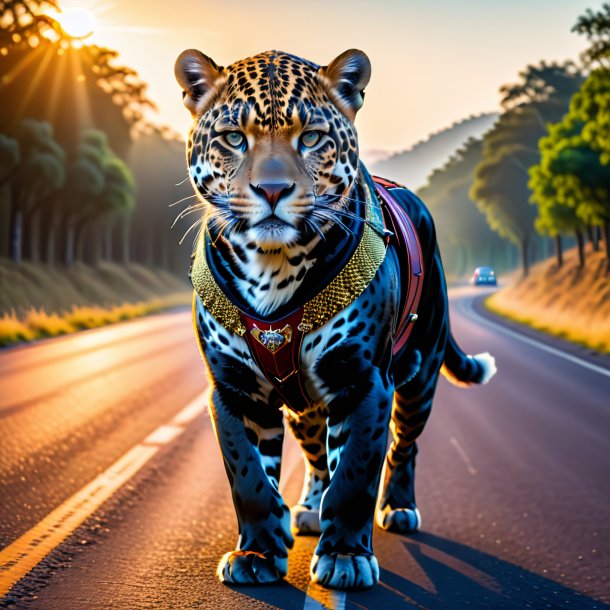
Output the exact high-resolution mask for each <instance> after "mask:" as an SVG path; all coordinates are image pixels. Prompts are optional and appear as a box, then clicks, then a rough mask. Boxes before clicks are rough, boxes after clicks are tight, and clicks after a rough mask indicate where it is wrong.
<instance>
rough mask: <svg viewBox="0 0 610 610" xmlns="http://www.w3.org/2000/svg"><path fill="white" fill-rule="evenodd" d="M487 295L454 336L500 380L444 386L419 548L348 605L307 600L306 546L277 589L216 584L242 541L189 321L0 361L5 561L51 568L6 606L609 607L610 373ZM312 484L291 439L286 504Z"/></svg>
mask: <svg viewBox="0 0 610 610" xmlns="http://www.w3.org/2000/svg"><path fill="white" fill-rule="evenodd" d="M477 294H480V292H477V291H474V290H473V289H470V288H468V289H460V290H457V291H453V292H452V325H453V330H454V334H455V336H456V337H457V338H458V340H459V342H460V343H461V345H462V346H463V347H464V349H465V350H466V351H468V352H470V353H477V352H480V351H487V350H488V351H490V352H491V353H492V354H493V355H494V356H495V357H496V360H497V364H498V374H497V376H496V377H495V378H494V380H493V381H492V383H491V384H490V385H488V386H485V387H481V388H475V389H470V390H464V389H459V388H455V387H453V386H451V385H449V384H448V383H446V382H445V381H444V380H442V381H441V383H440V384H439V390H438V393H437V398H436V402H435V406H434V409H433V413H432V416H431V419H430V422H429V423H428V426H427V428H426V430H425V431H424V434H423V436H422V439H421V442H420V454H419V464H418V478H417V497H418V503H419V506H420V509H421V512H422V517H423V530H422V531H421V532H420V533H418V534H416V535H413V536H409V537H403V536H397V535H395V534H388V533H385V532H381V531H379V530H377V531H376V534H375V550H376V554H377V557H378V559H379V563H380V566H381V583H380V584H379V585H378V586H377V587H375V588H373V589H371V590H369V591H366V592H359V593H348V594H347V595H345V594H340V593H329V592H327V591H325V590H323V589H320V588H317V587H308V585H309V577H308V566H309V560H310V557H311V554H312V552H313V549H314V547H315V542H316V540H315V538H311V537H309V538H298V539H297V543H296V545H295V548H294V549H293V550H292V551H291V555H290V571H289V574H288V577H287V579H286V581H285V582H283V583H282V584H278V585H273V586H268V587H263V588H250V587H248V588H238V589H236V588H230V587H227V586H224V585H221V584H220V583H218V582H217V580H216V577H215V574H214V572H215V566H216V563H217V561H218V559H219V558H220V556H221V555H222V554H223V553H224V552H226V551H227V550H230V549H231V548H233V546H234V544H235V541H236V536H237V534H236V523H235V518H234V514H233V508H232V504H231V500H230V495H229V489H228V483H227V481H226V477H225V473H224V470H223V468H222V464H221V459H220V454H219V451H218V448H217V445H216V440H215V438H214V434H213V430H212V428H211V425H210V421H209V416H208V415H207V414H206V413H199V412H200V409H197V410H195V411H193V406H196V405H194V403H193V402H192V401H196V402H197V401H199V404H203V402H202V400H200V397H201V395H202V392H204V390H205V388H206V384H207V381H206V377H205V372H204V371H203V369H202V366H201V364H200V361H199V355H198V352H197V349H196V347H195V342H194V339H193V337H192V330H191V326H190V319H189V318H190V316H189V314H188V313H186V312H181V313H173V314H166V315H161V316H155V317H152V318H147V319H143V320H139V321H135V322H130V323H125V324H121V325H118V326H115V327H112V328H109V329H102V330H98V331H91V332H87V333H82V334H80V335H77V336H73V337H66V338H62V339H57V340H51V341H46V342H40V343H39V344H37V345H33V346H29V347H22V348H17V349H11V350H6V351H4V352H2V353H0V548H4V549H5V551H6V549H7V548H8V549H11V548H13V547H14V546H15V545H16V544H17V543H16V542H15V541H20V540H24V539H26V538H27V537H28V535H29V536H30V543H29V546H27V552H28V553H30V552H32V553H36V552H39V553H41V555H44V559H42V561H40V563H38V565H36V567H34V568H33V569H31V570H29V568H27V569H24V570H23V573H24V574H25V576H24V578H22V579H21V580H20V581H19V582H17V584H15V585H14V586H13V587H12V589H11V590H10V591H8V592H7V593H6V595H5V596H4V597H3V598H2V599H1V600H0V607H7V608H13V609H17V608H24V609H32V608H35V609H40V610H98V609H100V610H101V609H104V610H105V609H113V610H114V609H116V610H139V609H145V608H146V609H166V608H167V609H169V608H172V609H174V608H175V609H177V610H186V609H191V608H214V609H217V610H224V609H233V608H298V609H301V608H306V609H308V610H312V609H314V608H322V607H329V608H371V609H373V608H383V609H391V608H467V607H469V608H536V609H538V608H606V607H610V606H609V605H606V604H610V582H609V579H610V374H609V373H604V372H603V371H604V370H605V369H606V370H610V362H608V359H603V358H599V359H594V358H592V357H589V356H587V354H582V353H579V352H578V351H577V350H576V351H575V350H573V349H569V350H568V351H567V352H564V351H563V347H562V346H561V345H560V344H557V342H551V343H546V342H545V343H544V344H540V343H538V339H537V337H536V335H535V334H532V333H526V334H525V335H522V334H520V333H518V334H514V333H515V330H514V329H513V330H511V329H510V328H509V329H508V330H507V329H506V327H504V326H498V325H497V323H496V322H492V321H490V320H489V319H487V318H485V319H483V318H481V316H480V313H478V311H477V309H476V308H473V298H474V297H475V296H476V295H477ZM540 345H542V346H543V347H540ZM549 345H550V347H548V346H549ZM545 346H547V347H545ZM557 348H558V349H559V352H558V353H556V352H555V351H554V350H555V349H557ZM187 405H191V406H190V407H189V408H188V409H187V411H188V413H186V415H185V412H184V408H185V407H186V406H187ZM189 413H190V415H188V414H189ZM198 413H199V414H198ZM193 414H194V415H193ZM126 454H127V455H128V458H129V459H128V460H127V461H125V457H124V456H126ZM129 456H131V457H129ZM134 456H135V457H134ZM132 458H133V459H132ZM129 460H131V462H130V461H129ZM134 460H135V461H134ZM138 460H139V461H138ZM136 462H137V464H136ZM117 464H122V466H120V467H119V466H117ZM126 464H127V466H126ZM129 464H131V465H132V466H129ZM133 464H136V466H137V468H136V466H133ZM130 468H131V469H130ZM301 476H302V465H301V458H300V456H299V451H298V448H297V447H296V444H295V443H294V442H292V441H291V440H290V442H287V443H286V447H285V455H284V462H283V473H282V483H281V487H282V489H283V492H284V495H285V497H286V498H287V500H288V501H289V502H294V501H295V500H296V499H297V497H298V492H299V487H300V480H301ZM92 482H93V483H92ZM98 483H99V484H98ZM112 485H114V487H112ZM114 489H116V491H114V493H112V491H113V490H114ZM83 490H84V491H83ZM104 490H106V491H104ZM100 494H101V495H100ZM104 494H105V495H104ZM107 496H110V497H109V499H106V497H107ZM75 498H76V499H77V500H78V502H77V500H75ZM92 498H93V499H92ZM95 498H97V500H95V501H94V499H95ZM104 500H105V501H104ZM75 502H77V503H75ZM62 510H63V511H64V512H63V513H61V511H62ZM79 511H80V512H79ZM60 513H61V514H62V515H63V516H61V518H60V517H58V515H59V514H60ZM80 513H82V514H81V518H80V520H79V519H77V517H78V515H79V514H80ZM90 513H91V516H89V517H88V518H86V519H85V517H86V516H87V515H88V514H90ZM75 519H76V521H75ZM53 520H55V521H53ZM83 520H84V522H83V523H82V525H80V526H78V527H76V529H74V528H75V526H76V525H78V523H79V522H80V521H83ZM59 521H61V523H62V525H61V526H60V525H58V523H59ZM55 522H57V523H55ZM41 523H42V524H43V525H41ZM53 523H55V524H54V525H49V524H53ZM70 523H72V527H71V529H70V526H69V524H70ZM44 524H47V525H44ZM43 526H44V527H47V529H46V530H45V529H44V527H43ZM41 527H42V528H43V529H40V528H41ZM62 527H66V528H68V530H69V531H72V530H74V531H73V533H72V534H71V535H70V536H68V538H66V539H65V540H64V541H63V542H61V543H60V544H58V545H54V544H51V541H52V540H53V535H54V533H53V532H56V531H60V530H61V528H62ZM40 531H44V532H47V533H44V534H42V535H41V534H39V533H38V532H40ZM32 532H33V533H32ZM45 544H48V547H49V549H50V552H48V553H46V551H44V552H43V551H40V549H43V548H44V546H45ZM23 548H25V547H23ZM5 551H3V552H5ZM1 553H2V552H0V557H2V554H1ZM25 554H26V553H23V554H22V556H23V555H25ZM20 561H21V560H20ZM6 564H7V562H6V561H4V565H3V562H2V561H0V584H1V583H2V579H3V578H5V579H6V574H7V573H8V572H3V570H4V569H5V568H7V565H6ZM11 565H12V564H11ZM13 568H14V566H13ZM11 569H12V568H11ZM5 582H7V581H6V580H5ZM0 590H2V589H1V588H0Z"/></svg>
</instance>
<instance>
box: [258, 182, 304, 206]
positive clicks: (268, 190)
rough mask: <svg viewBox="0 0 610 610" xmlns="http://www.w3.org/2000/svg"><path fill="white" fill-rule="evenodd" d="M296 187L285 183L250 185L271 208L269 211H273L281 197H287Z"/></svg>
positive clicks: (294, 184)
mask: <svg viewBox="0 0 610 610" xmlns="http://www.w3.org/2000/svg"><path fill="white" fill-rule="evenodd" d="M295 187H296V183H295V182H293V183H292V184H288V183H287V182H266V183H261V184H257V185H256V186H254V184H251V185H250V188H251V189H252V190H253V191H254V192H255V193H256V194H257V195H260V196H261V197H264V198H265V199H266V200H267V201H268V202H269V205H270V206H271V209H272V210H274V209H275V206H276V205H277V203H278V201H279V200H280V199H281V198H282V197H288V195H290V194H291V193H292V192H293V191H294V189H295Z"/></svg>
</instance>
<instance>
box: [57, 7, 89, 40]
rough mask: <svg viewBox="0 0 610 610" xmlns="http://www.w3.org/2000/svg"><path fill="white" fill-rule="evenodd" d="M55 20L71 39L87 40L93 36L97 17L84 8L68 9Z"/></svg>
mask: <svg viewBox="0 0 610 610" xmlns="http://www.w3.org/2000/svg"><path fill="white" fill-rule="evenodd" d="M55 18H56V19H57V21H59V25H60V26H61V28H62V30H63V31H64V32H65V33H66V34H67V35H68V36H70V38H86V37H87V36H90V35H91V34H93V30H94V29H95V17H94V16H93V14H92V13H91V12H89V11H88V10H86V9H84V8H70V9H67V10H65V11H63V12H61V13H59V14H58V15H57V16H56V17H55Z"/></svg>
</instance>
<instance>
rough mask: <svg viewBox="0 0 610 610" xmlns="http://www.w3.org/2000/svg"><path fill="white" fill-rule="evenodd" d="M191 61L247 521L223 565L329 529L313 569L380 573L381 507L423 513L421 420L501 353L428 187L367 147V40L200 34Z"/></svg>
mask: <svg viewBox="0 0 610 610" xmlns="http://www.w3.org/2000/svg"><path fill="white" fill-rule="evenodd" d="M175 74H176V78H177V80H178V83H179V84H180V86H181V88H182V91H183V100H184V104H185V106H186V108H187V109H188V110H189V111H190V112H191V114H192V117H193V125H192V128H191V130H190V133H189V136H188V143H187V162H188V172H189V176H190V180H191V183H192V185H193V187H194V189H195V192H196V194H197V196H198V199H197V204H196V205H195V206H193V208H191V209H190V210H189V211H191V212H197V213H198V214H200V218H199V222H200V226H201V231H200V234H199V236H198V238H197V240H196V245H195V250H194V254H193V262H192V267H191V272H190V276H191V281H192V283H193V286H194V289H195V290H194V299H193V316H194V326H195V329H196V335H197V339H198V343H199V346H200V349H201V354H202V356H203V359H204V361H205V364H206V366H207V370H208V372H209V376H210V380H211V387H212V392H211V399H210V412H211V416H212V421H213V423H214V428H215V431H216V435H217V438H218V443H219V445H220V450H221V454H222V458H223V460H224V465H225V468H226V472H227V476H228V479H229V484H230V487H231V492H232V497H233V503H234V507H235V512H236V514H237V521H238V526H239V538H238V541H237V546H236V548H235V550H232V551H229V552H227V553H226V554H225V555H224V557H222V559H221V560H220V563H219V565H218V570H217V573H218V576H219V578H220V579H221V580H222V581H224V582H227V583H234V584H256V583H269V582H273V581H276V580H279V579H281V578H282V577H284V576H285V575H286V573H287V569H288V549H289V548H290V547H291V546H292V544H293V535H299V534H315V535H319V542H318V545H317V548H316V550H315V553H314V556H313V559H312V562H311V569H310V572H311V578H312V580H313V581H314V582H317V583H320V584H322V585H325V586H327V587H331V588H338V589H361V588H367V587H371V586H372V585H374V584H375V583H376V582H377V581H378V579H379V567H378V563H377V560H376V558H375V555H374V553H373V548H372V544H371V538H372V532H373V524H374V522H376V523H377V525H378V526H379V527H381V528H383V529H385V530H391V531H395V532H400V533H410V532H414V531H416V530H417V529H418V528H419V527H420V525H421V516H420V513H419V510H418V508H417V504H416V501H415V492H414V474H415V456H416V453H417V446H416V440H417V438H418V436H419V435H420V434H421V433H422V431H423V429H424V426H425V424H426V421H427V419H428V416H429V415H430V410H431V407H432V399H433V396H434V392H435V388H436V384H437V380H438V376H439V372H444V373H445V374H446V376H447V377H448V378H450V379H451V380H453V381H454V382H456V383H458V384H462V385H470V384H478V383H486V382H487V381H488V380H489V379H490V378H491V377H492V375H493V374H494V373H495V363H494V359H493V358H492V357H491V356H490V355H489V354H487V353H484V354H478V355H476V356H467V355H466V354H465V353H464V352H463V351H462V350H461V349H460V348H459V347H458V345H457V343H456V341H455V340H454V338H453V337H452V335H451V332H450V328H449V319H448V306H447V289H446V284H445V277H444V273H443V267H442V263H441V257H440V255H439V251H438V247H437V243H436V236H435V230H434V223H433V220H432V218H431V216H430V213H429V211H428V210H427V208H426V206H425V205H424V203H423V202H422V201H421V200H420V199H419V198H418V197H417V196H416V195H414V194H413V193H412V192H411V191H409V190H408V189H407V188H405V187H403V186H400V185H398V184H396V183H395V182H392V181H390V180H386V179H382V178H378V177H372V176H371V175H370V174H369V173H368V171H367V169H366V167H365V166H364V164H363V163H362V161H361V160H360V158H359V150H358V138H357V133H356V129H355V126H354V120H355V117H356V113H357V112H358V111H359V109H360V108H361V106H362V104H363V101H364V90H365V87H366V86H367V84H368V82H369V79H370V75H371V66H370V62H369V59H368V57H367V56H366V55H365V54H364V53H363V52H362V51H359V50H354V49H352V50H348V51H346V52H344V53H342V54H341V55H339V56H338V57H337V58H336V59H334V60H333V61H331V62H330V63H329V64H328V65H326V66H319V65H317V64H315V63H313V62H311V61H307V60H305V59H301V58H299V57H295V56H294V55H290V54H288V53H283V52H280V51H267V52H265V53H260V54H259V55H256V56H254V57H250V58H248V59H244V60H241V61H237V62H236V63H233V64H231V65H229V66H227V67H222V66H219V65H218V64H216V63H215V62H214V61H213V60H212V59H210V58H209V57H207V56H206V55H204V54H203V53H201V52H199V51H195V50H187V51H184V52H183V53H182V54H181V55H180V56H179V57H178V59H177V61H176V66H175ZM389 108H396V106H395V105H393V106H391V107H389ZM389 111H393V110H389ZM286 426H287V427H288V428H289V429H290V431H291V432H292V434H293V435H294V437H295V438H296V440H297V441H298V443H299V444H300V447H301V449H302V452H303V455H304V460H305V476H304V484H303V490H302V493H301V497H300V499H299V500H298V502H297V504H296V505H295V506H293V507H292V508H291V509H290V508H289V507H288V506H287V505H286V503H285V501H284V499H283V498H282V495H281V493H280V491H279V485H278V483H279V478H280V462H281V454H282V442H283V437H284V430H285V427H286ZM390 432H391V443H389V442H388V434H389V433H390ZM388 444H389V450H388Z"/></svg>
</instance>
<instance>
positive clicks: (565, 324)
mask: <svg viewBox="0 0 610 610" xmlns="http://www.w3.org/2000/svg"><path fill="white" fill-rule="evenodd" d="M485 304H486V306H487V308H488V309H490V310H491V311H493V312H494V313H497V314H499V315H502V316H504V317H506V318H509V319H511V320H514V321H515V322H521V323H523V324H527V325H529V326H531V327H533V328H535V329H537V330H541V331H544V332H546V333H549V334H551V335H554V336H557V337H562V338H564V339H567V340H568V341H572V342H574V343H580V344H582V345H585V346H587V347H589V348H591V349H594V350H596V351H599V352H602V353H610V273H608V272H607V271H606V259H605V256H604V253H603V252H601V251H600V252H593V251H591V250H588V251H587V259H586V265H585V267H584V268H583V269H579V268H578V256H577V252H576V250H575V249H574V250H570V251H568V252H566V253H565V254H564V264H563V266H562V267H561V268H558V267H557V265H556V262H555V260H554V259H549V260H546V261H543V262H541V263H538V264H537V265H534V266H533V267H532V269H531V271H530V275H529V276H528V277H527V278H525V279H518V280H515V281H514V282H513V283H511V284H510V285H508V286H507V287H506V288H504V289H502V290H500V291H498V292H496V293H495V294H494V295H492V296H491V297H490V298H488V299H487V301H486V303H485Z"/></svg>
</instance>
